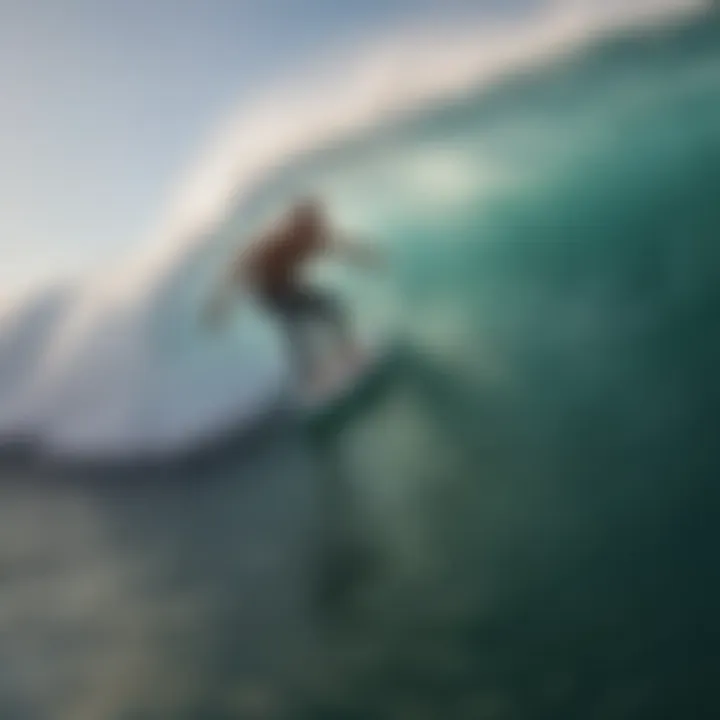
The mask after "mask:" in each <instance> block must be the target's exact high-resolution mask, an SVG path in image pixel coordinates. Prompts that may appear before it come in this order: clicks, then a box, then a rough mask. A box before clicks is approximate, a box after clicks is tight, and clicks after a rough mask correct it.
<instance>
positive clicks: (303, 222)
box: [206, 198, 377, 374]
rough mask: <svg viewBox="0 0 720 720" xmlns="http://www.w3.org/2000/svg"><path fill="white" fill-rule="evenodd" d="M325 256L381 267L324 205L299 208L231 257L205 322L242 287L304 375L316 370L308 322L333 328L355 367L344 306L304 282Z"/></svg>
mask: <svg viewBox="0 0 720 720" xmlns="http://www.w3.org/2000/svg"><path fill="white" fill-rule="evenodd" d="M326 254H332V255H334V256H337V257H341V258H343V259H346V260H350V261H353V262H355V263H358V264H361V265H363V266H375V265H376V264H377V255H376V253H375V252H374V251H373V250H372V249H371V248H370V247H368V246H366V245H363V244H359V243H355V242H352V241H350V240H349V239H348V238H346V237H344V236H343V234H342V233H340V232H338V231H337V230H336V228H334V227H333V225H332V223H331V222H330V219H329V217H328V214H327V212H326V209H325V207H324V206H323V204H322V203H321V202H320V201H319V200H316V199H314V198H309V199H303V200H300V201H298V202H296V203H294V204H293V205H292V207H291V208H290V209H289V210H288V211H287V212H286V213H285V214H284V215H283V217H281V218H280V220H279V222H278V223H276V224H275V225H274V226H272V227H270V228H269V229H267V230H265V231H264V232H262V233H260V234H259V236H258V237H257V238H256V239H255V240H254V241H253V242H251V243H250V244H249V245H248V246H245V247H243V248H241V249H240V250H239V251H237V253H236V254H235V256H234V257H233V258H231V260H230V263H229V265H228V273H227V274H226V276H225V278H224V281H223V282H221V284H220V286H219V288H218V292H217V293H216V294H215V295H214V296H213V298H212V299H211V302H210V304H209V306H208V308H207V314H206V321H207V322H208V323H210V324H216V323H217V322H218V319H219V318H220V316H221V314H222V313H223V311H224V309H225V308H226V307H227V301H228V298H229V295H230V293H232V292H233V291H235V290H237V289H239V288H240V287H242V288H244V289H246V290H248V291H249V292H251V293H252V294H253V295H254V296H255V297H256V298H257V299H258V300H259V302H260V303H261V305H263V306H264V307H265V308H267V309H268V310H270V312H271V313H272V314H273V315H274V316H275V317H276V318H277V319H278V320H279V321H280V323H281V325H282V327H283V329H284V332H285V335H286V337H287V339H288V342H289V345H290V351H291V353H292V355H293V357H294V359H295V361H296V362H297V363H298V365H299V367H300V369H301V370H302V371H303V372H305V373H306V374H309V373H310V372H311V371H312V365H313V363H312V348H311V347H310V342H309V338H308V335H307V333H306V332H305V331H306V325H307V323H320V324H321V325H323V326H325V327H327V328H328V329H330V330H331V331H332V332H333V335H334V338H335V340H336V342H337V345H338V347H339V350H340V353H341V357H342V359H343V360H344V361H345V362H350V363H352V362H353V361H355V360H356V359H357V356H358V348H357V344H356V342H355V340H354V337H353V333H352V331H351V329H350V326H349V322H348V319H347V317H346V314H345V312H344V310H343V308H342V306H341V303H340V302H339V300H338V299H337V298H336V297H333V296H332V295H330V294H329V293H326V292H322V291H320V290H319V289H318V288H316V287H313V286H311V285H309V284H308V283H307V282H306V281H304V280H303V279H302V278H301V271H302V269H303V268H304V266H305V265H306V264H307V263H308V262H309V261H311V260H313V259H315V258H317V257H319V256H320V255H326Z"/></svg>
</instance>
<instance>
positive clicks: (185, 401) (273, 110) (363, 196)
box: [0, 2, 705, 457]
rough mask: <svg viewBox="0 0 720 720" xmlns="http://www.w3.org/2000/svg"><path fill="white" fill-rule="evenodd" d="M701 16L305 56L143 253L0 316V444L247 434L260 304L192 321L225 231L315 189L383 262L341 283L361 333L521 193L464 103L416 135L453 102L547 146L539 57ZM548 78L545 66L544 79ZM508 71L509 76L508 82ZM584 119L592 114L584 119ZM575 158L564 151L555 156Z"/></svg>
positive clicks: (573, 13) (444, 321) (231, 235)
mask: <svg viewBox="0 0 720 720" xmlns="http://www.w3.org/2000/svg"><path fill="white" fill-rule="evenodd" d="M704 7H705V4H704V3H699V2H662V3H660V2H638V3H634V4H632V5H631V6H627V5H626V6H621V5H620V4H614V3H609V4H603V5H602V6H599V5H596V4H590V3H585V2H563V3H553V4H551V5H548V6H547V7H546V9H545V10H544V11H543V12H542V13H540V14H536V15H533V16H532V17H530V18H525V19H524V20H523V22H522V24H520V23H519V22H517V21H516V22H514V23H511V24H508V23H506V24H505V25H504V26H498V25H494V26H489V25H488V24H487V21H485V22H484V23H483V24H481V25H474V26H472V27H468V26H467V25H465V26H464V27H462V28H452V27H445V28H443V29H441V30H440V31H438V30H434V31H433V32H432V33H431V32H429V31H426V30H423V29H421V28H414V29H412V30H410V31H408V32H406V33H397V32H395V33H394V34H393V36H392V37H390V38H388V39H386V40H382V41H380V42H376V43H374V44H373V45H372V46H371V47H370V48H365V49H363V50H362V51H355V52H354V53H350V54H348V55H346V56H345V57H344V58H341V59H340V60H338V58H337V57H336V56H333V57H332V58H330V59H325V60H324V61H320V69H323V68H325V69H324V71H322V72H321V71H320V69H319V68H318V67H314V68H310V70H309V72H308V76H307V78H306V79H304V80H303V79H301V78H297V77H296V78H295V79H294V81H293V83H292V85H290V86H289V87H286V88H275V89H274V90H273V92H272V94H270V95H268V96H267V98H268V99H266V100H262V99H259V100H258V101H257V102H256V104H255V105H254V106H253V107H251V108H247V107H245V108H243V109H242V110H241V111H240V119H239V120H238V119H236V118H232V119H231V121H230V123H229V129H226V130H225V131H222V132H220V133H219V134H218V135H217V136H215V137H214V138H213V140H212V142H211V146H210V148H209V149H208V150H206V151H205V152H203V154H202V162H201V163H200V165H199V166H198V167H196V168H194V169H193V170H192V172H191V173H190V180H189V182H187V183H185V184H184V185H183V186H181V188H180V189H179V192H178V196H177V200H176V201H175V202H174V203H173V204H172V206H171V208H170V211H169V213H168V214H167V215H166V217H165V219H164V220H163V221H162V222H161V223H160V225H159V227H158V228H157V229H156V230H155V232H154V233H153V234H152V235H153V238H152V242H151V243H149V246H148V249H147V250H144V251H143V252H141V253H139V254H138V255H137V256H135V257H132V258H128V260H127V261H126V262H125V263H123V264H122V266H120V267H118V268H115V269H113V270H112V271H108V272H106V273H103V274H102V275H98V276H96V277H93V278H90V279H88V280H87V281H86V282H85V283H83V284H82V285H78V286H76V287H73V288H68V289H61V290H55V291H48V292H47V294H43V295H40V296H39V297H37V298H34V299H32V300H28V301H26V302H24V303H22V304H20V305H18V306H16V307H15V308H14V309H13V311H12V312H11V313H9V314H8V315H7V316H6V318H5V320H4V321H3V325H2V330H1V332H0V399H2V400H3V403H2V406H3V411H2V413H1V414H0V434H1V435H2V436H3V437H6V438H14V437H17V436H23V437H32V438H33V439H35V440H37V441H38V442H39V443H40V445H41V446H42V448H43V450H44V451H45V452H46V453H50V454H55V455H57V454H61V455H72V456H74V457H77V456H93V457H97V456H103V457H110V456H112V457H126V456H132V457H139V456H151V457H156V456H166V455H168V454H172V453H174V452H178V451H180V450H183V449H185V448H187V447H188V445H190V444H192V443H195V442H197V441H198V440H199V439H202V438H208V437H212V436H214V435H215V434H216V433H218V432H220V431H221V430H223V429H224V428H226V427H228V426H230V425H232V426H233V427H237V428H239V429H241V428H244V427H248V426H250V425H252V424H253V423H254V422H255V421H256V419H257V418H258V417H259V416H260V415H261V414H263V413H264V412H267V411H268V409H269V408H271V407H272V406H274V405H275V404H277V403H282V402H290V396H289V394H288V383H289V368H288V366H287V363H286V361H285V359H284V357H283V354H282V352H281V349H280V338H279V337H278V336H277V334H276V332H275V330H274V329H273V327H272V326H271V325H269V324H268V323H266V322H265V321H264V318H263V316H262V313H261V312H259V311H258V310H257V309H256V308H254V307H252V306H251V305H247V306H246V307H244V309H241V310H240V311H239V312H238V315H237V318H236V319H235V320H234V321H233V323H232V325H231V326H230V327H228V328H227V329H226V330H224V331H223V332H219V333H215V334H212V333H208V332H205V331H203V330H202V329H201V328H200V327H199V325H198V322H197V313H198V308H199V307H200V306H201V305H202V302H203V300H204V297H205V296H206V294H207V292H208V286H209V285H210V283H212V281H213V278H214V276H215V275H216V273H217V271H218V268H219V266H221V264H222V263H223V261H224V259H225V257H226V256H227V253H228V252H229V251H230V250H231V248H232V247H233V245H234V244H236V242H237V240H236V238H237V237H240V236H242V235H243V234H244V233H248V232H249V231H250V230H251V229H252V228H253V227H255V226H256V225H257V224H258V223H259V222H262V221H263V220H264V219H265V218H267V217H268V216H269V215H270V214H271V213H272V212H274V211H275V210H276V209H277V208H278V207H279V206H280V205H281V204H282V203H283V202H284V201H285V200H286V199H287V197H288V196H289V195H292V194H293V193H295V192H298V191H302V190H303V189H305V188H306V187H311V188H319V189H321V190H324V191H325V192H327V194H328V196H329V197H330V198H331V200H332V201H333V204H334V206H336V207H337V210H338V214H339V216H340V217H341V219H342V220H343V221H344V222H345V223H346V224H348V225H350V226H354V227H356V228H358V229H360V230H364V231H369V232H373V233H374V235H375V236H377V237H379V238H380V239H381V240H382V241H383V242H386V243H387V244H388V251H389V252H390V253H396V254H398V257H399V262H398V265H397V269H396V270H393V273H394V275H393V277H392V279H391V281H390V282H389V285H390V287H385V288H384V290H383V292H376V291H374V292H372V293H370V292H367V289H364V288H363V287H362V283H359V284H358V286H357V288H355V286H353V284H352V278H350V279H348V278H342V279H343V281H344V282H346V283H349V284H347V288H348V289H347V292H349V293H350V294H352V293H353V292H355V293H356V295H357V297H359V298H361V302H360V304H361V312H360V315H361V317H360V322H361V324H363V323H364V326H365V327H367V328H372V330H373V331H376V330H377V328H378V326H379V324H381V323H383V322H384V323H387V322H388V315H390V314H391V311H392V310H393V308H395V312H398V311H397V306H398V301H397V297H396V295H397V294H398V292H402V293H406V294H407V292H411V289H412V286H413V284H415V285H417V284H418V283H420V284H421V283H422V280H421V279H420V278H421V277H422V271H421V269H419V267H418V263H420V264H421V261H420V260H419V258H420V257H421V255H422V253H421V252H420V251H419V248H421V247H422V243H423V238H425V239H427V238H428V237H429V235H430V234H431V231H432V230H433V225H432V223H433V222H434V221H436V222H437V223H438V224H439V225H442V221H441V218H442V217H443V216H444V214H454V213H458V212H459V211H460V209H461V208H463V209H467V207H468V206H476V205H478V204H480V205H482V203H483V202H484V199H486V198H488V197H493V196H494V195H495V196H497V195H503V194H505V195H507V193H508V192H510V193H516V194H517V193H523V192H528V190H527V187H532V188H536V187H537V183H538V178H537V177H534V176H533V175H532V172H530V171H529V170H528V168H527V165H528V163H523V162H520V161H513V159H512V157H511V156H510V155H509V154H508V153H506V154H505V155H504V156H503V157H502V158H493V156H492V152H489V151H488V148H487V145H482V143H480V142H479V141H478V140H477V139H476V137H475V135H476V125H477V122H478V115H477V111H476V110H473V114H472V120H471V121H469V120H468V119H467V118H466V119H465V120H464V122H466V124H467V123H469V124H470V127H471V129H472V131H473V132H472V133H470V134H467V133H466V135H462V133H460V136H461V137H460V140H459V141H458V142H457V143H456V144H455V146H453V145H452V143H448V144H445V145H443V146H441V147H438V144H437V143H436V142H435V141H431V142H429V143H428V142H427V141H425V140H423V132H425V131H424V130H422V131H418V127H422V128H424V127H425V125H423V123H425V124H427V123H430V124H432V122H433V117H434V115H433V113H437V111H438V110H443V112H452V108H453V107H457V106H458V103H461V104H462V103H465V105H463V106H462V108H461V109H460V110H458V112H459V113H460V114H461V115H462V114H463V113H468V112H469V111H468V109H467V107H468V105H467V104H468V103H469V104H470V105H472V106H473V107H475V106H480V107H482V108H484V112H485V113H486V114H487V113H488V112H490V113H491V114H492V108H493V107H495V108H498V107H502V108H503V109H502V110H497V109H496V110H495V112H496V113H500V114H501V115H502V117H503V122H502V127H501V128H497V127H496V128H495V130H494V131H493V132H494V134H493V137H494V138H495V140H496V141H497V143H498V145H504V146H507V144H508V138H511V144H512V142H516V141H517V140H518V139H522V138H523V137H524V138H525V141H526V143H527V140H528V130H530V131H531V133H532V137H533V138H534V142H533V143H531V145H532V148H531V149H532V150H533V151H534V152H538V153H542V151H543V148H550V147H551V148H552V152H553V153H557V152H558V151H559V150H558V146H557V144H556V143H551V144H548V143H546V142H544V140H543V138H542V135H543V132H549V130H548V129H547V128H543V127H541V126H539V125H537V124H536V125H534V126H532V127H530V126H529V125H528V124H527V122H525V120H524V110H527V108H528V107H531V108H532V107H535V106H534V105H533V103H535V102H536V100H535V98H534V95H533V91H532V88H533V87H534V85H535V83H536V81H537V77H538V76H539V75H542V74H543V73H545V74H549V75H552V73H553V72H555V69H554V68H555V66H554V65H553V64H552V62H551V61H558V60H561V59H563V58H568V57H575V56H579V55H580V54H581V53H582V52H583V50H584V49H585V48H587V47H588V46H598V44H601V43H600V40H599V37H600V36H602V37H604V38H612V37H616V36H617V35H618V33H619V32H620V31H621V30H629V29H634V30H642V32H646V28H648V26H649V25H654V26H657V27H666V26H667V25H668V23H669V22H670V21H672V22H671V23H670V24H673V23H674V22H676V21H677V19H678V17H679V16H686V15H689V16H690V17H692V16H693V15H694V14H695V13H697V12H699V11H700V10H701V9H702V8H704ZM578 62H580V63H582V60H579V61H578ZM570 64H572V63H570ZM566 67H567V64H563V63H562V62H560V63H559V65H558V66H557V72H559V73H560V74H562V73H563V72H565V70H564V68H566ZM326 68H332V70H331V71H329V70H327V69H326ZM519 76H525V77H526V78H527V82H526V83H525V84H524V85H522V86H520V87H519V89H518V86H517V85H514V84H513V83H516V82H517V79H518V77H519ZM310 78H312V79H310ZM492 88H495V89H496V93H497V92H499V94H500V99H501V100H502V90H503V89H504V88H515V90H508V92H509V93H510V95H511V96H513V93H514V92H515V93H517V94H518V100H517V102H516V103H515V105H513V104H512V103H508V102H507V101H504V102H505V104H504V105H503V102H499V101H498V97H497V96H496V97H495V98H493V97H491V96H490V95H489V94H488V93H489V90H490V89H492ZM498 89H499V90H498ZM617 91H619V90H616V92H617ZM607 99H608V98H607V96H605V100H606V101H607ZM493 103H494V104H493ZM593 117H594V118H595V121H596V122H599V121H602V120H603V117H602V113H601V112H599V111H598V112H596V113H595V115H594V116H593ZM483 122H486V121H483ZM456 124H457V123H456ZM513 128H515V129H516V130H518V132H517V134H516V135H515V136H514V139H513ZM418 133H419V134H418ZM503 133H504V136H505V140H504V141H503V139H502V135H503ZM456 134H457V133H456ZM577 147H578V144H577V142H573V143H572V148H573V151H575V150H576V149H577ZM473 148H479V150H478V153H479V154H478V155H475V154H473ZM388 157H391V159H388ZM373 163H374V164H373ZM537 165H538V166H542V163H537ZM378 178H380V179H381V182H380V183H378ZM523 188H525V189H523ZM371 190H373V191H374V192H371ZM485 205H486V206H487V203H485ZM410 227H412V232H408V229H409V228H410ZM434 230H437V228H435V229H434ZM402 242H405V245H402ZM403 253H404V255H403ZM413 254H414V257H411V256H413ZM450 261H451V260H450ZM333 279H334V280H335V281H338V277H335V278H333V276H332V275H330V276H328V281H330V282H332V281H333ZM355 282H357V281H355ZM354 288H355V289H354ZM465 311H467V310H465ZM458 312H460V310H459V309H458V308H457V307H456V308H454V309H453V310H452V313H455V315H452V314H449V313H448V312H443V311H442V310H440V311H437V312H436V316H437V319H434V318H433V317H431V316H430V315H428V316H427V317H426V322H425V323H424V324H423V326H422V328H421V329H420V330H419V332H421V333H425V334H429V335H430V336H431V337H430V343H429V344H430V345H432V344H433V342H435V344H436V345H437V342H436V341H437V338H438V333H446V334H447V332H448V327H450V328H452V327H453V326H454V323H455V324H457V313H458ZM451 334H452V332H451ZM457 335H458V332H455V336H456V337H457ZM450 344H452V343H449V342H444V343H442V345H443V347H446V348H447V347H449V345H450ZM456 354H458V355H460V354H461V352H459V351H458V352H457V353H456Z"/></svg>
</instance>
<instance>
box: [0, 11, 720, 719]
mask: <svg viewBox="0 0 720 720" xmlns="http://www.w3.org/2000/svg"><path fill="white" fill-rule="evenodd" d="M719 41H720V25H718V21H717V18H716V17H703V18H702V19H701V20H699V21H698V20H696V21H693V22H692V23H688V24H686V25H683V26H677V25H676V26H673V27H670V28H666V29H661V30H653V31H652V32H650V31H648V32H645V33H638V34H632V35H626V36H623V37H620V38H615V39H613V40H612V41H608V42H604V43H602V44H601V45H600V46H595V47H592V48H589V49H586V50H584V51H582V52H581V53H579V54H575V55H573V56H571V57H568V58H565V59H562V60H560V61H558V62H557V63H554V64H552V65H549V66H543V67H542V68H538V69H537V70H534V71H532V72H528V73H526V74H525V75H524V76H522V77H515V78H512V79H508V80H506V81H503V82H502V83H500V84H498V85H497V86H495V87H493V88H490V89H489V90H488V89H486V90H484V91H483V92H482V93H480V94H477V95H475V96H470V97H465V98H463V99H462V100H458V101H457V102H455V103H452V104H449V105H447V104H446V105H443V106H441V107H434V108H431V109H429V110H428V111H427V112H424V113H419V114H415V115H414V116H412V117H411V118H408V120H407V122H404V123H399V124H397V123H396V124H394V125H392V126H391V125H388V126H386V127H384V128H381V129H380V130H378V131H375V132H373V133H372V134H371V135H366V136H365V137H361V138H358V139H357V140H355V141H353V142H352V143H348V144H347V145H342V146H341V147H338V148H335V149H334V150H332V151H330V150H328V151H327V152H326V153H325V154H321V155H319V156H315V157H313V158H312V161H311V162H308V163H307V164H306V165H305V166H300V165H298V166H297V167H296V168H295V169H294V170H293V171H292V172H289V173H288V174H287V175H283V176H281V177H280V179H279V180H278V182H277V183H276V184H275V185H273V187H271V188H269V190H268V197H269V198H270V200H269V202H271V203H274V202H276V201H277V199H278V198H280V196H281V195H283V194H285V193H292V192H295V191H296V190H299V189H313V190H317V189H318V188H320V189H321V190H322V191H323V192H324V193H326V194H327V196H328V197H329V199H330V201H331V202H332V206H333V208H335V210H336V212H337V213H338V216H339V217H340V218H341V219H342V220H343V221H344V222H345V223H347V224H348V226H350V227H353V228H354V229H356V230H358V231H359V232H363V233H366V234H367V235H368V236H369V237H371V238H373V239H374V240H375V241H376V242H377V243H378V244H380V245H381V246H382V247H383V249H384V251H385V253H386V255H387V269H386V272H385V274H384V275H382V276H379V277H374V278H373V277H366V276H362V275H351V276H341V275H339V274H333V271H332V270H327V271H325V272H324V271H323V269H322V268H320V269H319V270H318V272H319V274H320V275H321V276H322V277H323V278H324V279H325V281H326V282H328V283H331V284H332V283H335V284H338V285H340V286H341V287H342V291H343V293H344V294H345V295H346V298H347V301H348V302H349V303H351V305H352V307H353V308H354V309H355V310H356V312H357V319H358V322H359V324H360V325H361V326H362V327H363V328H369V331H376V330H378V329H379V328H384V329H386V330H387V329H389V330H390V331H391V332H399V331H400V332H402V336H403V338H404V342H405V346H404V347H405V348H406V350H407V353H406V355H404V356H403V359H402V363H401V364H400V365H401V367H399V369H398V370H397V381H396V382H393V383H391V384H390V385H391V387H388V388H387V392H384V393H382V397H380V398H374V401H373V403H368V404H367V407H366V408H363V412H362V413H360V412H359V413H358V415H357V417H356V418H344V422H343V424H342V426H340V425H339V424H338V425H336V426H335V427H332V428H330V431H328V430H327V428H326V429H325V430H324V432H321V433H313V432H307V431H298V429H297V427H296V426H294V425H293V424H292V423H289V424H282V423H281V424H279V426H278V427H277V428H274V429H273V430H271V431H269V433H268V434H266V435H265V436H263V437H262V438H256V439H255V440H253V442H252V443H251V445H250V450H249V451H248V449H247V447H245V446H243V447H242V448H240V447H234V446H232V444H231V445H230V447H228V448H227V449H226V450H225V451H223V452H220V451H219V450H218V452H217V454H216V456H214V457H210V458H205V459H204V460H198V461H197V462H196V463H195V464H194V465H190V466H188V467H185V468H183V469H182V470H180V469H171V468H163V469H160V468H158V469H157V470H143V471H138V472H137V473H130V474H127V473H126V474H124V475H123V474H122V473H120V472H119V471H118V473H117V475H112V476H111V475H108V474H100V475H93V474H92V473H91V474H89V475H85V474H83V475H82V476H80V475H79V474H73V473H68V474H65V475H63V476H62V478H61V479H62V482H57V480H58V477H57V474H56V472H55V471H52V470H50V469H48V470H47V472H43V473H42V474H41V475H40V476H38V474H37V471H34V475H33V477H32V478H31V479H30V480H28V479H27V478H23V479H22V482H17V481H16V480H15V478H16V477H17V476H16V475H15V476H13V478H10V477H9V478H8V479H7V481H6V483H4V485H3V491H2V492H3V502H2V503H0V505H2V507H3V508H4V509H3V512H4V513H5V522H3V523H2V526H3V528H4V530H3V532H4V533H5V536H4V538H3V541H2V543H1V545H2V558H3V564H4V567H6V569H7V573H6V575H7V578H8V580H7V585H6V590H5V594H4V605H2V606H0V622H1V623H2V625H0V630H3V631H4V632H5V634H6V635H7V638H8V642H7V643H5V644H2V645H0V662H2V664H3V667H8V668H12V672H10V671H8V675H7V676H6V679H4V680H2V681H1V683H2V684H0V691H1V692H2V696H3V697H4V698H7V702H6V707H7V708H8V713H9V714H8V715H7V716H8V717H18V718H34V717H38V718H45V717H73V718H75V717H88V718H91V717H92V718H100V717H103V718H104V717H110V718H116V717H117V718H155V717H158V718H160V717H162V718H166V717H181V718H184V717H187V718H201V717H202V718H226V717H247V718H251V717H285V716H288V717H312V718H320V717H322V718H375V717H378V718H425V717H428V718H436V717H442V718H468V719H473V720H475V719H477V720H483V719H485V718H487V719H490V718H492V719H493V720H495V719H497V720H501V719H505V718H630V717H632V718H660V717H668V718H676V717H693V718H700V717H714V716H716V715H717V713H718V710H719V708H718V701H717V693H716V691H715V685H716V678H717V648H716V643H715V636H716V635H717V631H718V630H719V629H720V628H718V621H717V618H716V607H717V604H718V602H719V601H720V584H718V574H717V570H716V567H715V566H716V560H715V556H716V549H717V545H718V539H719V538H718V534H717V531H716V529H715V527H714V525H715V522H714V520H715V518H716V516H717V510H718V491H717V489H716V478H717V476H718V471H719V470H720V453H719V452H718V451H717V450H716V442H715V439H716V438H715V436H716V432H717V425H718V422H717V421H718V413H719V412H720V392H719V391H720V385H719V384H718V381H717V379H716V376H717V365H718V360H719V359H720V342H719V341H718V332H717V329H716V322H717V319H718V318H719V317H720V292H719V291H718V289H717V288H718V285H717V279H716V276H717V272H718V267H720V251H719V250H718V245H717V238H718V230H719V229H720V204H719V203H718V192H719V191H720V42H719ZM306 430H307V429H306ZM38 487H40V488H41V489H42V492H40V493H38V491H37V488H38ZM18 518H19V520H18ZM38 527H40V528H41V529H42V532H38V531H37V530H38ZM47 598H52V601H51V602H48V601H47ZM3 608H4V610H3ZM13 713H15V714H14V715H13Z"/></svg>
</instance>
